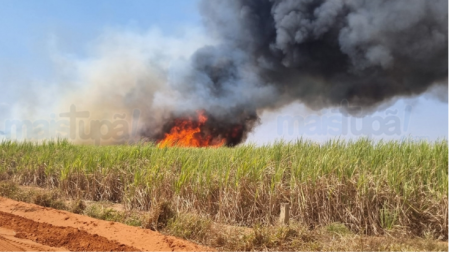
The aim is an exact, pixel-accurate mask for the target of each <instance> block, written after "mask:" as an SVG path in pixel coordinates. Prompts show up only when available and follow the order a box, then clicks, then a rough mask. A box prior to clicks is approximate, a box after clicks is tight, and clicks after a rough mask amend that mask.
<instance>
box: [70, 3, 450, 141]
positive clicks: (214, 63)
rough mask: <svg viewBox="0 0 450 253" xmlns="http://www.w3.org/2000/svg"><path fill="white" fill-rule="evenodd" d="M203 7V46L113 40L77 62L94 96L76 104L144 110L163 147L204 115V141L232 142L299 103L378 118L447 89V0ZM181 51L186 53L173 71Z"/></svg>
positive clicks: (145, 130)
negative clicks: (182, 124) (403, 102)
mask: <svg viewBox="0 0 450 253" xmlns="http://www.w3.org/2000/svg"><path fill="white" fill-rule="evenodd" d="M200 10H201V13H202V17H203V19H204V24H205V26H206V30H207V34H208V35H209V36H210V37H212V38H211V39H212V41H214V43H206V45H209V46H203V47H201V48H200V49H198V47H196V48H195V50H192V49H193V48H194V47H193V46H189V45H190V44H192V42H193V41H192V40H190V39H189V38H184V39H179V38H178V39H170V40H167V41H166V39H161V38H160V36H156V35H157V34H156V35H155V34H153V35H149V36H143V37H140V36H135V35H127V34H125V36H123V35H120V36H113V37H112V38H110V37H108V36H107V39H105V41H106V43H104V45H103V44H102V46H101V47H100V48H101V49H102V50H100V54H99V58H98V59H96V60H91V61H90V62H88V63H83V64H78V66H84V67H82V68H81V69H80V74H79V76H80V78H78V79H79V80H80V82H81V83H85V84H88V85H86V88H87V90H88V91H86V92H82V93H74V94H76V95H75V96H76V97H78V100H79V101H80V102H77V103H75V104H81V103H82V102H83V103H84V104H88V107H87V108H90V110H92V109H95V108H100V109H103V108H109V109H114V110H119V109H126V110H128V111H131V110H132V109H133V108H141V111H142V115H143V116H142V121H141V122H140V126H139V129H140V134H141V137H145V138H148V139H150V140H155V141H158V140H161V139H162V138H164V136H165V133H167V132H168V131H170V129H171V128H172V127H173V126H174V124H175V123H176V122H177V120H178V119H183V118H190V117H191V118H192V117H194V116H195V114H196V111H198V110H202V111H204V112H205V114H206V115H207V116H208V118H209V119H210V120H209V121H208V123H207V124H206V125H204V126H202V133H201V134H204V133H205V134H208V135H212V137H213V138H226V139H227V142H226V143H227V145H230V146H233V145H236V144H238V143H240V142H242V141H244V140H245V139H246V136H247V133H249V132H250V131H252V129H253V127H254V126H255V124H257V123H258V114H259V113H260V112H261V111H263V110H274V109H278V108H280V107H282V106H285V105H287V104H289V103H292V102H296V101H297V102H301V103H303V104H305V105H306V106H308V107H310V108H311V109H317V110H319V109H322V108H327V107H336V106H339V105H341V104H342V103H343V102H345V103H346V105H347V103H349V104H351V105H352V106H351V107H347V108H355V107H356V108H358V107H360V108H362V110H356V112H359V111H363V112H365V113H369V112H370V111H372V110H374V109H377V108H380V106H383V105H386V104H387V103H392V100H393V99H395V98H397V97H408V96H415V95H419V94H422V93H424V92H425V91H427V90H439V91H442V90H445V91H446V90H447V89H448V87H447V86H448V73H447V69H448V60H447V55H448V47H447V45H448V37H447V36H448V35H447V33H448V26H447V20H448V12H447V10H448V2H447V1H446V0H389V1H387V0H386V1H384V0H367V1H364V0H214V1H212V0H202V1H201V2H200ZM194 37H195V36H194ZM194 41H195V39H194ZM194 44H195V43H194ZM202 45H205V44H202ZM180 50H181V51H185V52H184V53H183V55H185V56H186V57H188V58H187V59H186V58H184V59H183V60H179V61H178V60H176V61H167V64H166V60H165V59H166V58H167V59H172V58H179V57H170V55H174V56H175V55H178V54H179V52H178V51H180ZM190 50H192V51H190ZM172 51H173V52H178V53H171V52H172ZM166 55H167V56H168V57H166ZM169 62H178V63H177V64H171V63H169ZM155 66H156V67H155ZM436 87H439V89H436ZM439 93H442V92H439ZM445 93H446V92H445ZM440 99H441V100H444V101H446V100H447V98H445V97H441V98H440ZM66 100H67V101H70V103H72V99H66ZM65 108H67V107H65ZM349 113H352V111H350V112H349ZM194 118H195V117H194Z"/></svg>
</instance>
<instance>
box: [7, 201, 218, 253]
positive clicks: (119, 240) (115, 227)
mask: <svg viewBox="0 0 450 253" xmlns="http://www.w3.org/2000/svg"><path fill="white" fill-rule="evenodd" d="M2 231H7V232H3V233H2ZM8 233H9V234H8ZM67 250H70V251H212V249H210V248H207V247H203V246H200V245H196V244H193V243H191V242H188V241H185V240H182V239H179V238H176V237H172V236H164V235H161V234H159V233H157V232H154V231H151V230H147V229H141V228H136V227H131V226H127V225H124V224H120V223H115V222H108V221H102V220H97V219H93V218H90V217H87V216H82V215H77V214H73V213H69V212H65V211H60V210H54V209H51V208H45V207H41V206H37V205H33V204H27V203H23V202H17V201H13V200H10V199H6V198H2V197H0V251H67Z"/></svg>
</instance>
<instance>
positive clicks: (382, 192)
mask: <svg viewBox="0 0 450 253" xmlns="http://www.w3.org/2000/svg"><path fill="white" fill-rule="evenodd" d="M0 178H3V179H10V180H13V181H15V182H17V183H20V184H24V185H28V184H35V185H38V186H42V187H48V188H60V189H61V190H62V191H64V192H65V193H66V194H68V195H69V196H73V197H74V198H86V199H91V200H108V201H115V202H122V203H124V205H125V207H126V208H128V209H139V210H151V209H152V208H153V207H156V206H158V204H160V203H165V202H168V203H170V205H171V206H172V208H173V210H177V211H178V212H196V213H198V214H200V215H202V216H206V217H209V218H210V219H212V220H213V221H216V222H221V223H226V224H233V225H244V226H254V225H255V224H273V223H275V222H276V219H277V215H278V213H279V208H280V204H281V203H283V202H289V203H290V204H291V217H292V219H295V220H297V221H299V222H302V223H305V224H308V225H310V226H312V227H314V226H317V225H324V224H330V223H333V222H340V223H343V224H345V225H346V226H348V227H349V228H350V229H351V230H353V231H355V232H361V233H366V234H382V233H384V232H385V231H386V230H389V229H394V228H396V229H404V230H405V231H408V232H410V233H413V234H415V235H423V234H424V233H427V234H429V233H433V234H434V235H436V236H440V237H441V238H447V235H448V144H447V141H446V140H442V141H436V142H434V143H429V142H413V141H403V142H402V141H389V142H373V141H370V140H368V139H361V140H358V141H353V142H352V141H349V142H346V141H342V140H334V141H329V142H327V143H325V144H322V145H319V144H316V143H313V142H309V141H304V140H299V141H296V142H292V143H284V142H276V143H274V144H272V145H266V146H254V145H243V146H239V147H235V148H227V147H223V148H177V147H172V148H158V147H156V146H155V145H152V144H140V145H122V146H100V147H99V146H81V145H72V144H70V143H69V142H67V141H55V142H45V143H41V144H33V143H30V142H23V143H17V142H11V141H7V142H3V143H1V144H0Z"/></svg>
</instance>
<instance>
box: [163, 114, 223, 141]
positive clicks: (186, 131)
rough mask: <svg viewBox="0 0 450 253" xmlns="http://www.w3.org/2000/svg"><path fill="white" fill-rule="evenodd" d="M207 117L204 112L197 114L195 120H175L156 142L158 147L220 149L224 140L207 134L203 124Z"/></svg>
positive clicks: (190, 118)
mask: <svg viewBox="0 0 450 253" xmlns="http://www.w3.org/2000/svg"><path fill="white" fill-rule="evenodd" d="M207 121H208V117H207V116H206V115H205V112H204V111H198V112H197V118H196V119H193V118H192V117H188V118H185V119H176V120H175V121H174V125H173V127H172V128H171V129H170V131H169V132H168V133H165V135H164V138H163V139H162V140H160V141H159V142H158V146H159V147H173V146H179V147H220V146H223V145H224V144H225V143H226V138H222V137H220V136H213V135H212V134H211V133H208V131H207V128H205V127H204V126H205V124H206V122H207Z"/></svg>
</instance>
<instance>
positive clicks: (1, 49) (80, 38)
mask: <svg viewBox="0 0 450 253" xmlns="http://www.w3.org/2000/svg"><path fill="white" fill-rule="evenodd" d="M197 2H198V1H197V0H171V1H160V0H153V1H152V0H133V1H129V0H128V1H125V0H96V1H88V0H77V1H58V0H41V1H34V0H20V1H17V0H0V87H1V90H2V91H3V92H2V93H0V117H1V105H2V103H3V104H5V103H7V102H11V100H14V99H18V98H20V96H21V92H26V90H27V87H28V85H30V84H29V83H32V82H34V81H35V80H39V82H40V83H42V85H43V87H45V84H46V82H47V81H49V82H50V81H51V80H52V78H54V76H55V69H54V66H53V64H52V56H51V47H52V41H54V40H55V39H56V41H57V45H58V50H59V51H62V52H64V53H66V54H69V55H72V56H74V57H77V58H83V57H86V56H89V48H90V47H91V46H92V43H93V42H94V41H95V40H96V39H97V38H98V37H99V36H100V35H101V34H102V33H103V32H104V31H106V30H108V29H116V30H127V31H133V32H135V33H140V32H145V31H147V30H148V29H150V28H151V27H158V28H159V29H160V30H161V31H163V33H164V34H166V35H168V36H174V35H176V34H177V33H178V32H180V29H182V28H183V27H186V26H189V27H199V28H200V29H201V27H202V23H201V17H200V15H199V13H198V11H197ZM407 106H411V108H412V111H411V114H410V119H409V122H408V127H407V128H403V125H404V124H406V123H405V122H404V119H405V117H404V116H403V112H404V111H405V108H406V107H407ZM386 110H397V112H398V113H397V115H398V116H399V118H401V121H402V122H401V123H402V129H403V130H402V133H401V135H394V136H391V137H389V138H397V139H398V138H403V137H405V136H410V137H419V138H421V137H423V138H425V139H431V140H434V139H438V138H442V137H445V138H446V137H447V136H448V104H447V103H446V102H441V101H439V100H437V99H434V98H432V96H431V95H424V96H421V97H417V98H408V99H400V100H398V101H396V102H393V103H392V104H391V105H390V106H389V107H388V108H384V109H383V110H381V111H380V112H377V113H375V114H373V115H372V116H376V115H379V116H382V117H385V116H386ZM321 113H322V114H321V115H323V114H324V113H325V114H327V113H328V114H327V115H330V112H321ZM286 114H289V115H303V116H304V117H308V115H319V114H318V113H317V112H311V111H308V110H306V109H305V108H303V107H302V106H301V105H293V106H290V107H288V108H286V109H284V110H281V111H279V112H277V113H275V114H274V113H265V114H263V115H262V123H263V124H261V125H260V126H259V127H257V128H256V130H255V132H254V133H253V134H252V135H251V136H250V138H249V141H252V142H258V141H272V140H274V139H279V138H283V139H287V140H290V139H295V138H298V137H300V136H301V135H302V133H301V132H296V133H294V134H286V133H281V134H280V132H279V131H277V129H278V126H277V124H278V123H277V117H278V116H279V115H286ZM331 114H333V113H331ZM383 115H384V116H383ZM1 120H2V119H0V121H1ZM0 130H1V127H0ZM351 137H355V136H352V135H349V138H351ZM357 137H358V136H357ZM373 137H375V138H377V137H376V136H373ZM384 137H385V136H379V138H384ZM307 138H310V139H313V140H322V139H324V138H325V139H326V138H333V136H328V135H326V136H323V135H320V134H319V135H314V134H312V135H308V136H307Z"/></svg>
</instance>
